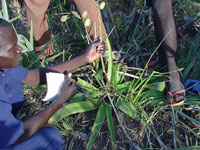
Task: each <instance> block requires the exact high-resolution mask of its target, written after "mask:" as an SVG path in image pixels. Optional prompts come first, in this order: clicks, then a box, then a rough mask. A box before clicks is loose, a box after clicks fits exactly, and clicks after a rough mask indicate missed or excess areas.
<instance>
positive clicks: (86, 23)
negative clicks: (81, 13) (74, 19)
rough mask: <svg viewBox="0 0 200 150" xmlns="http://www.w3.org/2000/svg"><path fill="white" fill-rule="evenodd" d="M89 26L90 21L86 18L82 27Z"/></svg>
mask: <svg viewBox="0 0 200 150" xmlns="http://www.w3.org/2000/svg"><path fill="white" fill-rule="evenodd" d="M90 24H91V22H90V19H89V18H87V19H86V20H85V22H84V26H85V27H89V26H90Z"/></svg>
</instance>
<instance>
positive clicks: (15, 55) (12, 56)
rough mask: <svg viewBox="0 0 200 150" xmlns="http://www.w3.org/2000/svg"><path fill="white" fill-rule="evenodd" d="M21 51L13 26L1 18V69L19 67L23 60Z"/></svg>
mask: <svg viewBox="0 0 200 150" xmlns="http://www.w3.org/2000/svg"><path fill="white" fill-rule="evenodd" d="M21 51H22V48H21V47H20V46H18V45H17V36H16V33H15V31H14V29H13V27H12V25H11V24H10V23H8V22H7V21H5V20H3V19H1V18H0V69H2V68H14V67H17V66H18V65H19V62H20V60H21V59H22V54H21Z"/></svg>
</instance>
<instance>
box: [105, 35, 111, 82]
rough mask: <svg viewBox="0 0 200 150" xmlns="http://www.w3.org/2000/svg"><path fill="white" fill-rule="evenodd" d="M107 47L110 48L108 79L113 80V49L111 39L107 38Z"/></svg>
mask: <svg viewBox="0 0 200 150" xmlns="http://www.w3.org/2000/svg"><path fill="white" fill-rule="evenodd" d="M106 43H107V48H108V71H107V73H108V81H109V82H111V80H112V69H113V59H112V49H111V45H110V41H109V39H108V38H106Z"/></svg>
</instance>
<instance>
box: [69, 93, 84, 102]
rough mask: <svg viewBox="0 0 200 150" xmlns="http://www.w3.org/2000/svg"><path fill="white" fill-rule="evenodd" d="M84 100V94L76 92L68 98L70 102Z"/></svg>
mask: <svg viewBox="0 0 200 150" xmlns="http://www.w3.org/2000/svg"><path fill="white" fill-rule="evenodd" d="M84 100H85V95H84V94H83V93H78V94H76V95H74V96H73V97H72V98H71V99H70V102H71V103H75V102H80V101H84Z"/></svg>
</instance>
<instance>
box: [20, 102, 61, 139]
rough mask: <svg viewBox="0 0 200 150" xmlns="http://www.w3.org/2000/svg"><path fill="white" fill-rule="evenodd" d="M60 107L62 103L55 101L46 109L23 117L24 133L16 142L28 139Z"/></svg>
mask: <svg viewBox="0 0 200 150" xmlns="http://www.w3.org/2000/svg"><path fill="white" fill-rule="evenodd" d="M61 107H62V103H59V101H55V102H53V103H52V104H51V105H50V106H48V107H47V108H46V109H44V110H42V111H41V112H39V113H37V114H35V115H33V116H31V117H29V118H27V119H25V120H24V121H23V124H24V134H23V135H22V136H21V137H20V138H19V139H18V141H17V142H16V143H19V142H22V141H24V140H26V139H28V138H29V137H31V136H32V135H34V134H35V133H36V132H37V131H38V130H39V129H41V128H42V127H44V126H45V125H46V124H47V122H48V120H49V119H50V117H51V116H52V115H53V114H54V113H55V112H56V111H57V110H58V109H59V108H61Z"/></svg>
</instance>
